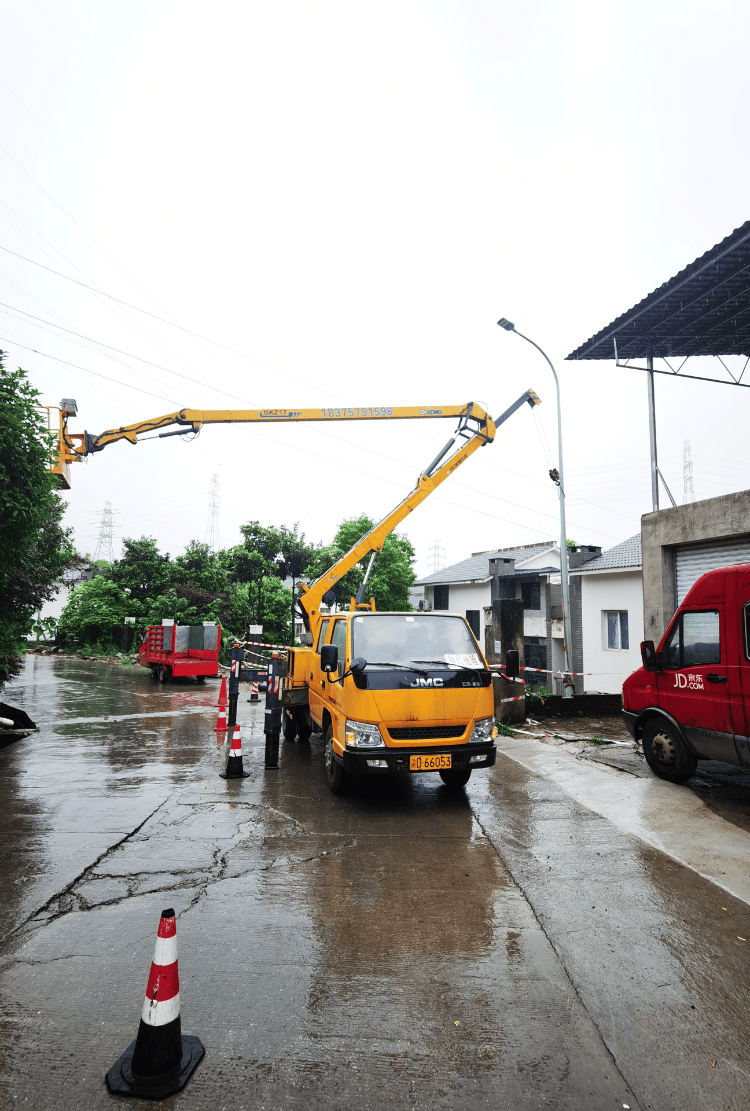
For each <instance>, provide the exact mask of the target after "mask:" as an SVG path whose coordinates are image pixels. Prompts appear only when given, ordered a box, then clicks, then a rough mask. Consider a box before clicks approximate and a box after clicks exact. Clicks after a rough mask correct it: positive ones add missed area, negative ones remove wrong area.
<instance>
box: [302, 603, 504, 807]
mask: <svg viewBox="0 0 750 1111" xmlns="http://www.w3.org/2000/svg"><path fill="white" fill-rule="evenodd" d="M289 666H290V673H289V675H288V676H287V678H286V681H285V690H284V693H283V695H282V705H283V706H284V735H285V737H286V738H287V739H292V738H293V737H294V736H295V734H298V735H299V736H300V738H301V739H306V738H307V737H309V735H310V729H311V728H313V729H315V731H316V732H319V733H322V734H323V735H324V738H325V767H326V776H327V779H328V783H329V786H330V787H331V790H332V791H333V792H334V793H335V794H339V793H340V792H342V791H343V790H345V788H346V786H347V785H348V781H349V779H350V777H355V776H368V775H400V774H405V775H409V774H411V773H413V772H437V773H439V775H440V777H441V778H442V780H443V782H444V783H445V784H446V785H448V786H450V787H461V786H463V785H464V784H465V783H467V782H468V780H469V776H470V775H471V773H472V771H473V770H474V768H479V767H482V768H488V767H491V766H492V765H493V764H494V763H495V752H496V749H495V743H494V742H495V737H496V736H497V728H496V726H495V718H494V699H493V693H492V677H491V675H490V671H489V669H488V667H487V664H486V662H485V659H484V657H483V655H482V653H481V651H480V649H479V646H478V644H477V642H476V640H475V639H474V636H473V634H472V631H471V629H470V627H469V625H468V623H467V621H466V620H465V618H463V617H461V616H460V615H458V614H447V613H446V614H443V613H440V614H437V613H423V612H416V613H375V612H372V611H370V612H362V611H361V610H359V611H358V610H354V611H350V612H348V613H342V614H335V615H332V616H330V617H324V618H323V620H322V621H321V623H320V626H319V629H318V635H317V642H316V644H315V645H314V646H313V648H312V649H308V650H307V651H304V650H302V651H301V650H300V649H295V650H294V651H293V652H291V653H290V661H289Z"/></svg>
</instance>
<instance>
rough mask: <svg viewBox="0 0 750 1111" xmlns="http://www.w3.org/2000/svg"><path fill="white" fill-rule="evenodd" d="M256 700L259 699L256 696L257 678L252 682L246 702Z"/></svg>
mask: <svg viewBox="0 0 750 1111" xmlns="http://www.w3.org/2000/svg"><path fill="white" fill-rule="evenodd" d="M258 701H259V698H258V680H257V679H256V680H255V682H254V683H253V689H252V690H251V691H250V697H249V698H248V702H258Z"/></svg>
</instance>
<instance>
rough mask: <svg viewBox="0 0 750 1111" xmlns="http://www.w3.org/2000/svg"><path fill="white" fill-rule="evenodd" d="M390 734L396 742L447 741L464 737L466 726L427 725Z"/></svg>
mask: <svg viewBox="0 0 750 1111" xmlns="http://www.w3.org/2000/svg"><path fill="white" fill-rule="evenodd" d="M388 732H389V734H390V736H391V739H392V740H394V741H431V740H432V741H447V740H449V739H450V738H455V737H463V735H464V733H465V732H466V726H465V725H426V726H417V727H416V728H410V729H389V730H388Z"/></svg>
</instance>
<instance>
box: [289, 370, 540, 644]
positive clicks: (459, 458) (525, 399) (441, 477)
mask: <svg viewBox="0 0 750 1111" xmlns="http://www.w3.org/2000/svg"><path fill="white" fill-rule="evenodd" d="M523 404H528V405H530V406H531V408H533V407H534V406H535V405H539V404H540V400H539V398H538V397H537V395H536V394H535V393H534V391H533V390H526V392H525V393H523V394H522V395H521V396H520V397H519V398H518V400H517V401H515V402H514V403H513V405H511V406H510V407H509V408H508V409H506V410H505V412H504V413H503V414H502V416H500V417H499V418H498V421H497V424H496V423H495V422H494V421H493V420H492V417H490V416H489V415H488V414H487V413H485V411H484V410H483V409H481V408H480V407H479V406H475V405H473V404H472V403H470V404H469V405H466V406H465V407H464V408H463V410H461V411H460V413H459V414H458V415H459V418H460V419H459V423H458V427H457V428H456V431H455V433H454V434H453V436H452V437H451V439H450V440H448V442H447V444H446V445H445V447H444V448H443V449H442V450H441V451H440V452H438V454H437V455H436V456H435V458H434V459H433V460H432V462H431V463H430V464H429V466H428V467H426V468H425V470H424V471H423V472H422V474H421V475H420V476H419V478H418V479H417V485H416V486H415V488H414V489H413V490H412V491H411V493H410V494H407V496H406V497H405V498H404V500H403V501H402V502H400V503H399V505H397V506H396V508H395V509H394V510H392V511H391V512H390V513H389V514H388V516H387V517H384V518H383V520H382V521H380V522H379V524H377V525H375V527H374V528H373V529H371V531H370V532H368V533H367V534H366V535H365V536H363V537H362V539H361V540H359V541H358V542H357V543H356V544H355V545H354V546H353V547H352V548H350V550H349V551H348V552H347V553H346V554H345V555H343V556H342V557H341V559H339V560H338V561H337V562H336V563H334V564H333V566H332V567H330V568H329V570H328V571H326V572H325V574H324V575H321V576H320V578H319V579H316V581H315V582H314V583H312V584H311V585H310V586H309V587H308V586H305V585H304V583H303V584H301V586H300V589H301V595H300V598H299V602H298V604H299V607H300V609H301V611H302V616H303V620H304V623H305V627H306V629H307V631H308V632H309V633H312V634H313V636H314V635H315V632H316V629H317V625H318V622H319V621H320V604H321V602H322V601H323V598H324V596H325V595H326V594H327V593H328V592H329V591H330V590H332V589H333V588H334V587H335V586H336V584H337V583H338V582H339V580H340V579H342V578H343V577H344V575H345V574H346V573H347V572H348V571H351V569H352V567H355V566H356V565H357V564H358V563H359V562H360V560H362V559H364V558H365V557H366V556H367V555H368V554H369V553H372V558H374V557H375V555H376V553H377V552H380V551H382V549H383V544H384V542H385V539H386V537H387V536H388V535H389V534H390V533H391V532H393V530H394V529H395V528H397V527H398V525H400V524H401V522H402V521H403V520H404V519H405V518H406V517H408V515H409V514H410V513H411V511H412V510H413V509H416V507H417V506H418V505H420V504H421V503H422V502H423V501H424V500H425V498H427V497H429V495H430V494H431V493H432V492H433V490H436V489H437V487H438V486H440V485H441V483H443V482H445V480H446V478H448V476H449V475H451V474H453V472H454V471H455V470H456V468H457V467H460V466H461V464H462V463H465V462H466V460H467V459H468V458H469V457H470V456H472V455H473V454H474V452H475V451H476V450H477V449H478V448H480V447H484V445H485V444H490V443H492V441H493V440H494V438H495V432H496V430H497V428H498V427H499V426H500V425H501V424H503V423H504V422H505V421H506V420H507V419H508V417H510V416H511V415H512V414H513V413H515V411H516V409H518V408H520V407H521V405H523ZM457 442H458V443H459V445H460V446H459V447H457V448H456V450H455V451H453V454H452V455H450V454H449V453H450V452H451V450H452V449H453V448H454V447H455V445H456V443H457ZM446 455H448V458H447V459H446V461H445V462H444V463H443V462H442V460H443V459H445V457H446ZM371 569H372V559H371V561H370V566H369V567H368V568H367V573H366V578H365V582H366V580H367V578H369V574H370V571H371ZM364 585H365V584H364V583H363V587H364ZM362 600H363V590H362V589H360V594H359V595H358V597H357V599H356V601H355V600H353V604H354V605H355V606H356V605H357V604H361V603H362ZM368 608H369V606H368Z"/></svg>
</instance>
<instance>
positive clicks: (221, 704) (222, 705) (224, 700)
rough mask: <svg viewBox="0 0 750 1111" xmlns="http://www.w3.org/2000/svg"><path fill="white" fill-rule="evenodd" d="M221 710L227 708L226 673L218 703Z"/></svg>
mask: <svg viewBox="0 0 750 1111" xmlns="http://www.w3.org/2000/svg"><path fill="white" fill-rule="evenodd" d="M216 705H217V706H218V707H219V709H220V710H226V708H227V677H226V675H225V676H224V677H223V679H222V680H221V690H220V691H219V701H218V702H217V703H216Z"/></svg>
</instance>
